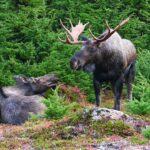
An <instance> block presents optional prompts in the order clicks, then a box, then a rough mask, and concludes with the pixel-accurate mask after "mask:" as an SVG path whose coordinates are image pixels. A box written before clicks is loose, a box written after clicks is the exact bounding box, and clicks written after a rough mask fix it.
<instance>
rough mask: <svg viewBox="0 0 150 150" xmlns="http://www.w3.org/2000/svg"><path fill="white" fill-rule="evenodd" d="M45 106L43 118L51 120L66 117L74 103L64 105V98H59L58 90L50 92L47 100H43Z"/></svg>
mask: <svg viewBox="0 0 150 150" xmlns="http://www.w3.org/2000/svg"><path fill="white" fill-rule="evenodd" d="M43 103H44V104H45V105H46V106H47V109H46V111H45V117H46V118H51V119H60V118H62V117H64V116H65V115H67V114H68V113H69V111H70V110H71V109H72V108H73V107H74V106H75V105H76V104H75V103H72V104H66V103H65V102H64V97H62V96H59V94H58V88H56V89H55V90H53V91H52V93H51V94H50V95H49V97H48V98H47V99H44V100H43Z"/></svg>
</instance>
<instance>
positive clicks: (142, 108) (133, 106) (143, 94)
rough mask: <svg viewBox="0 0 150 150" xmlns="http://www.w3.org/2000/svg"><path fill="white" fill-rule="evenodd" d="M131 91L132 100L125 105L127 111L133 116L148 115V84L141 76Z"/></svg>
mask: <svg viewBox="0 0 150 150" xmlns="http://www.w3.org/2000/svg"><path fill="white" fill-rule="evenodd" d="M133 91H134V93H133V94H134V99H133V100H132V101H130V102H128V103H127V110H128V111H129V112H132V113H134V114H140V115H145V114H150V84H149V83H148V82H147V79H146V78H145V77H144V76H142V75H141V74H139V78H138V79H137V84H136V85H135V86H134V90H133Z"/></svg>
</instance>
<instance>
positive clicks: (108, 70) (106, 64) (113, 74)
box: [59, 18, 136, 110]
mask: <svg viewBox="0 0 150 150" xmlns="http://www.w3.org/2000/svg"><path fill="white" fill-rule="evenodd" d="M128 21H129V18H127V19H125V20H123V21H122V22H120V23H119V25H117V26H116V27H115V28H114V29H111V28H110V27H109V25H108V23H107V22H106V26H107V30H106V31H105V32H103V33H102V34H101V35H100V36H99V37H96V36H95V35H94V34H93V33H92V31H91V30H89V31H90V34H91V35H92V37H93V38H92V39H88V38H86V37H84V38H83V40H81V41H79V40H78V38H79V36H80V34H81V33H82V32H83V31H84V28H85V26H86V25H87V23H86V24H82V23H81V22H80V21H79V23H78V25H76V26H73V24H72V22H71V21H70V24H71V30H68V29H67V28H66V27H65V25H64V24H63V22H62V21H61V20H60V23H61V26H62V27H63V28H64V29H65V31H66V33H67V34H66V40H62V39H61V38H60V37H59V40H60V41H61V42H63V43H66V44H82V45H83V46H82V48H81V50H80V51H79V52H77V53H76V54H75V55H74V56H73V57H72V58H71V60H70V66H71V68H72V69H74V70H81V69H83V70H85V68H86V67H87V65H91V64H93V65H94V70H93V84H94V90H95V96H96V106H99V105H100V97H99V95H100V87H101V84H102V83H103V82H110V83H111V86H112V89H113V92H114V95H115V103H114V109H116V110H120V99H121V93H122V88H123V83H125V84H126V86H127V98H128V99H129V100H131V99H132V83H133V81H134V77H135V62H136V49H135V46H134V45H133V43H132V42H131V41H129V40H127V39H123V38H121V36H120V35H119V34H118V33H117V31H118V30H119V29H120V28H121V27H122V26H123V25H125V24H126V23H127V22H128Z"/></svg>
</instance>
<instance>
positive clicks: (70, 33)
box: [59, 18, 129, 70]
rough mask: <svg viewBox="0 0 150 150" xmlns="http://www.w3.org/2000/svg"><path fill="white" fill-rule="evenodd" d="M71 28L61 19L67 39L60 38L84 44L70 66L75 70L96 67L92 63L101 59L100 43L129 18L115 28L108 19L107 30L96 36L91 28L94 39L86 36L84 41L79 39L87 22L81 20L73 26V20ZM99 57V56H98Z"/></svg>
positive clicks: (72, 42) (64, 41) (66, 42)
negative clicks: (111, 26)
mask: <svg viewBox="0 0 150 150" xmlns="http://www.w3.org/2000/svg"><path fill="white" fill-rule="evenodd" d="M69 21H70V24H71V29H70V30H69V29H67V28H66V27H65V25H64V24H63V22H62V21H61V20H60V23H61V26H62V27H63V28H64V29H65V31H66V40H62V39H61V38H60V37H59V40H60V41H61V42H63V43H65V44H82V48H81V50H80V51H79V52H77V53H76V54H75V55H74V56H73V57H72V58H71V60H70V66H71V68H72V69H74V70H80V69H83V70H86V69H87V67H88V68H89V67H90V69H91V68H92V69H93V68H94V67H93V66H91V65H90V64H96V63H97V62H98V61H99V60H100V59H99V58H100V55H101V51H100V44H101V43H103V42H104V41H106V40H107V39H109V38H110V37H111V36H112V35H113V34H114V33H115V32H116V31H117V30H119V29H120V28H121V27H122V26H123V25H125V24H126V23H127V22H128V21H129V18H127V19H125V20H123V21H122V22H121V23H120V24H119V25H117V26H116V27H115V28H114V29H111V28H110V27H109V25H108V23H107V21H106V26H107V30H106V32H104V33H103V34H102V35H101V36H100V37H96V36H95V35H94V34H93V33H92V31H91V30H89V32H90V34H91V35H92V37H93V38H92V39H88V38H86V37H84V38H83V39H82V41H79V40H78V38H79V36H80V35H81V33H82V32H83V31H84V29H85V27H86V25H87V24H88V23H86V24H82V23H81V22H80V21H79V23H78V24H77V25H76V26H73V24H72V22H71V20H69ZM97 57H98V58H97Z"/></svg>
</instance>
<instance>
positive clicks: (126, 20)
mask: <svg viewBox="0 0 150 150" xmlns="http://www.w3.org/2000/svg"><path fill="white" fill-rule="evenodd" d="M128 21H129V18H127V19H125V20H123V21H122V22H121V23H119V25H117V26H116V27H115V29H114V30H111V29H110V27H109V25H108V23H107V21H106V22H105V23H106V26H107V30H108V33H107V34H106V35H105V36H104V37H102V38H98V37H96V36H95V35H94V34H93V33H92V31H91V30H90V29H89V31H90V34H91V35H92V37H93V39H94V40H95V42H103V41H106V40H107V39H108V38H109V37H110V36H111V35H112V34H114V33H115V32H116V31H117V30H119V29H120V28H121V27H122V26H124V25H125V24H126V23H127V22H128Z"/></svg>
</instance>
